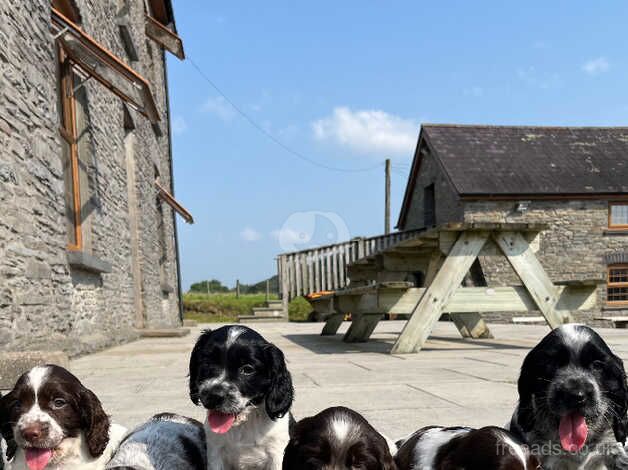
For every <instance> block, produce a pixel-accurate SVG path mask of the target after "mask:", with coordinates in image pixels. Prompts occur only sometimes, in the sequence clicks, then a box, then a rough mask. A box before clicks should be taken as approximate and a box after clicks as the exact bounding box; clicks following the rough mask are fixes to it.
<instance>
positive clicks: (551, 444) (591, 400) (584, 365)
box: [510, 324, 628, 470]
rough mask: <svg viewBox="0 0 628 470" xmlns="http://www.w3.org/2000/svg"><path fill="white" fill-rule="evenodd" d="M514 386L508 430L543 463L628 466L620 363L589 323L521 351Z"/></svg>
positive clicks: (627, 397)
mask: <svg viewBox="0 0 628 470" xmlns="http://www.w3.org/2000/svg"><path fill="white" fill-rule="evenodd" d="M518 388H519V405H518V407H517V409H516V410H515V412H514V415H513V417H512V420H511V423H510V429H511V431H512V432H513V433H515V434H516V435H518V436H519V437H520V438H521V439H523V440H525V441H526V442H527V443H528V444H529V445H530V447H531V449H532V452H534V453H535V454H537V455H539V456H540V457H541V459H542V461H543V462H542V463H543V466H544V467H545V468H549V469H552V468H556V469H558V468H560V469H564V470H571V469H620V468H621V469H626V468H628V458H627V456H626V452H625V450H624V447H623V446H624V444H625V442H626V434H627V433H628V416H627V412H628V386H627V384H626V372H625V370H624V364H623V362H622V360H621V359H620V358H619V357H617V356H616V355H615V354H613V353H612V352H611V350H610V348H609V347H608V345H607V344H606V343H605V342H604V340H603V339H602V338H601V337H600V336H599V335H598V334H597V333H596V332H595V331H593V330H592V329H591V328H589V327H587V326H584V325H573V324H571V325H563V326H561V327H559V328H556V329H555V330H553V331H552V332H551V333H549V334H548V335H547V336H546V337H545V338H543V340H541V342H540V343H539V344H538V345H537V346H536V347H535V348H534V349H532V351H530V352H529V353H528V355H527V356H526V358H525V360H524V362H523V366H522V367H521V375H520V377H519V382H518Z"/></svg>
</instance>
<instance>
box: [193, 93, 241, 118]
mask: <svg viewBox="0 0 628 470" xmlns="http://www.w3.org/2000/svg"><path fill="white" fill-rule="evenodd" d="M201 109H202V111H204V112H206V113H210V114H213V115H214V116H217V117H218V118H220V119H222V120H223V121H225V122H228V121H231V120H233V118H234V117H235V116H236V112H235V110H234V109H233V107H232V106H231V105H230V104H229V103H228V102H227V100H225V99H224V98H223V97H222V96H216V97H210V98H208V99H207V101H205V103H204V104H203V107H202V108H201Z"/></svg>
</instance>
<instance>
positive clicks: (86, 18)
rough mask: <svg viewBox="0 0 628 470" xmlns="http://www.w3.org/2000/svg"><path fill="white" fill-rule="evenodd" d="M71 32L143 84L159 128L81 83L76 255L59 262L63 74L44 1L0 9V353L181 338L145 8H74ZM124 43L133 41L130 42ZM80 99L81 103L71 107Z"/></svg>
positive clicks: (163, 119) (157, 80) (156, 51)
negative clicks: (146, 331) (153, 333)
mask: <svg viewBox="0 0 628 470" xmlns="http://www.w3.org/2000/svg"><path fill="white" fill-rule="evenodd" d="M69 3H70V4H72V3H73V4H75V5H76V7H77V8H78V10H79V12H80V17H81V23H80V25H79V26H80V27H81V28H82V29H83V30H84V31H85V32H86V33H87V34H89V35H90V36H91V37H92V38H94V39H95V40H96V41H97V42H98V43H100V44H101V45H103V46H104V47H105V48H107V49H108V50H109V51H111V52H112V53H113V54H114V55H115V56H117V57H118V58H120V59H122V60H123V61H124V62H126V63H127V64H128V65H129V67H131V68H132V69H134V70H135V71H137V72H138V73H139V74H140V75H142V76H143V77H144V78H145V79H146V80H147V81H148V82H149V84H150V88H151V91H152V93H153V96H154V98H155V102H156V106H157V109H158V112H159V116H160V122H159V123H158V124H157V126H153V125H151V123H150V122H149V121H148V119H146V118H145V117H144V116H142V115H141V114H139V113H137V112H135V111H133V110H131V109H125V105H124V104H123V102H122V100H120V99H119V98H118V97H117V96H116V95H114V94H113V93H112V92H111V91H110V90H108V89H107V88H105V87H104V86H102V85H101V84H100V83H99V82H97V81H96V80H93V79H92V80H88V81H87V82H86V83H84V85H83V86H82V87H81V89H80V90H77V91H76V93H80V94H81V98H80V99H81V112H82V117H81V119H83V122H82V124H83V127H84V132H83V133H82V134H81V135H80V136H79V137H80V142H79V149H80V150H79V152H80V154H81V155H80V162H81V165H82V170H81V171H83V172H84V175H83V176H82V177H81V178H82V179H81V180H80V181H81V197H83V194H85V195H87V197H86V199H85V200H83V201H81V202H82V209H81V215H82V219H83V223H82V233H83V238H84V246H83V248H82V253H79V254H76V253H73V254H68V240H69V236H70V235H69V232H70V229H68V222H67V220H68V217H67V212H66V202H65V201H66V197H65V194H66V183H65V180H64V175H65V174H66V172H67V169H64V163H63V162H64V158H63V154H62V140H61V136H60V131H59V128H60V126H61V118H60V114H61V111H60V105H59V97H60V94H59V90H60V87H59V66H58V55H57V48H56V44H55V38H54V35H53V33H52V30H51V2H50V0H24V1H22V2H19V4H20V5H19V7H16V5H15V2H6V1H2V2H0V350H5V351H9V350H11V351H23V350H40V351H41V350H44V351H45V350H51V351H52V350H63V351H65V352H66V353H68V354H70V355H76V354H81V353H85V352H89V351H93V350H96V349H101V348H104V347H107V346H110V345H113V344H117V343H122V342H125V341H128V340H131V339H133V338H136V337H137V336H138V333H137V331H136V329H137V328H173V327H177V326H180V323H181V320H180V312H179V297H178V290H177V289H176V288H175V289H172V288H170V289H167V290H164V289H162V286H178V282H179V281H178V279H177V263H178V260H177V256H176V253H177V251H176V246H175V236H174V233H175V226H174V224H175V219H174V213H173V211H172V210H171V209H170V207H169V206H168V205H166V204H164V203H160V202H159V200H158V199H157V191H156V189H155V187H154V181H155V179H156V177H159V180H160V183H161V184H162V185H163V186H164V187H166V188H170V187H171V178H172V175H171V174H170V168H171V161H170V158H171V157H170V143H169V132H168V126H169V114H168V100H167V89H166V70H165V66H166V64H165V57H164V51H163V49H162V48H161V46H160V45H159V44H157V43H156V42H154V41H153V40H151V39H150V38H148V37H147V36H146V35H145V32H144V21H145V19H144V2H140V1H129V2H128V12H127V13H126V16H127V18H126V24H127V25H128V32H129V33H130V37H131V38H132V40H133V41H134V44H133V45H134V48H135V52H136V53H137V59H138V60H131V58H130V57H129V56H128V55H127V52H125V47H124V43H123V38H122V36H121V34H120V28H119V26H118V22H119V18H117V15H118V13H119V12H120V10H121V8H122V5H123V4H125V3H126V2H124V1H114V0H110V1H109V0H108V1H91V0H75V1H73V2H69ZM127 39H128V38H127ZM77 99H79V98H78V97H77Z"/></svg>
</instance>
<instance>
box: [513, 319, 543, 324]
mask: <svg viewBox="0 0 628 470" xmlns="http://www.w3.org/2000/svg"><path fill="white" fill-rule="evenodd" d="M512 322H513V323H514V324H515V325H525V324H530V323H545V318H544V317H513V318H512Z"/></svg>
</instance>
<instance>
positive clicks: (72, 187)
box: [59, 51, 83, 250]
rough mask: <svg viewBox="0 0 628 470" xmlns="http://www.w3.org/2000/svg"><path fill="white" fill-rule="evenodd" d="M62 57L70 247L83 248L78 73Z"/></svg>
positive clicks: (66, 190)
mask: <svg viewBox="0 0 628 470" xmlns="http://www.w3.org/2000/svg"><path fill="white" fill-rule="evenodd" d="M59 59H60V62H61V64H60V84H59V87H60V90H59V92H60V93H59V95H60V102H61V103H60V108H61V127H60V128H59V133H60V134H61V146H62V158H63V175H64V180H65V207H66V222H67V228H68V248H69V249H71V250H80V249H81V248H82V247H83V234H82V230H81V197H80V183H79V179H80V178H79V163H78V142H77V134H78V132H77V125H76V124H77V123H76V103H75V101H74V93H73V90H74V86H75V83H76V81H75V75H74V73H73V71H72V64H71V63H70V61H69V60H68V59H67V57H66V56H65V54H64V53H63V51H60V53H59Z"/></svg>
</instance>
